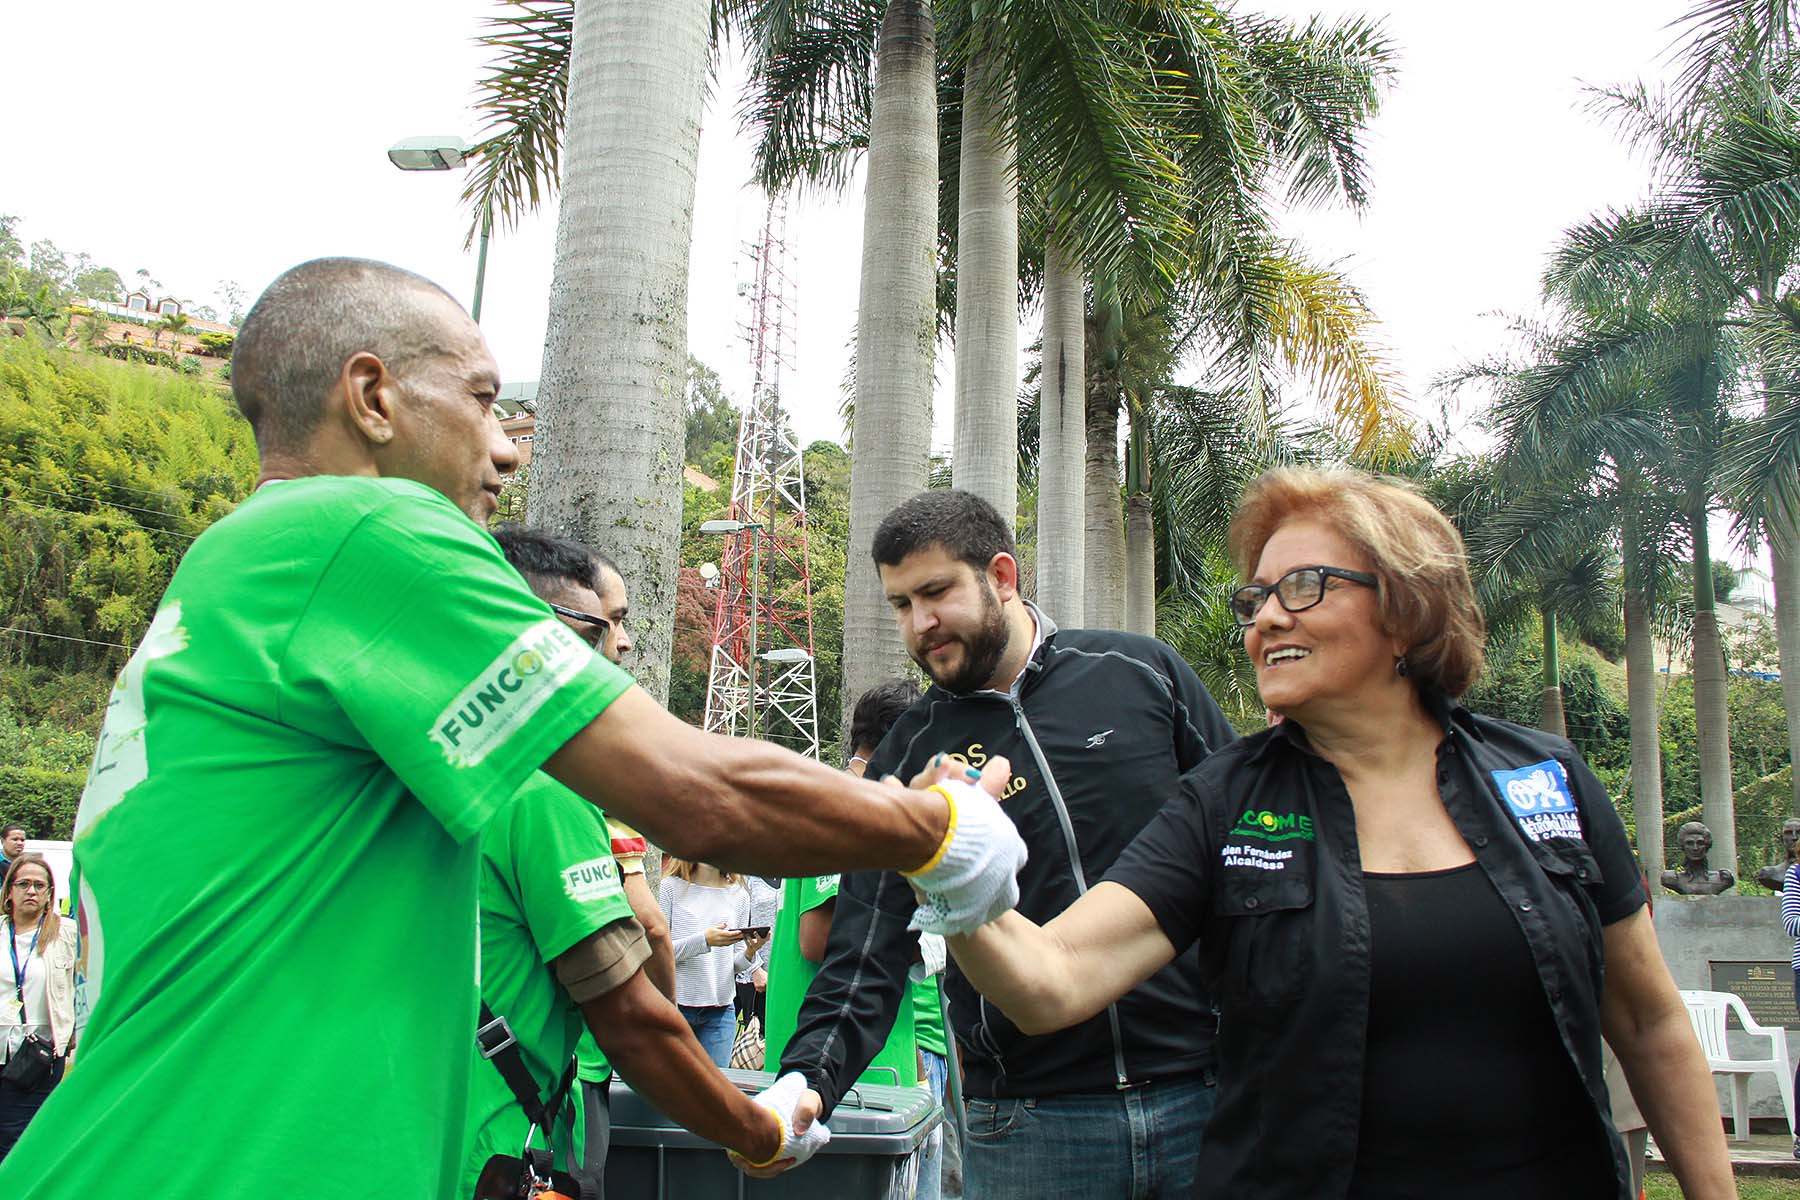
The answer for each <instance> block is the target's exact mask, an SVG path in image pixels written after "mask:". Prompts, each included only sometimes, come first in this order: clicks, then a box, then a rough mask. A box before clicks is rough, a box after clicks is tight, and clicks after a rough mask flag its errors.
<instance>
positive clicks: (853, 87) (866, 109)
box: [736, 0, 887, 191]
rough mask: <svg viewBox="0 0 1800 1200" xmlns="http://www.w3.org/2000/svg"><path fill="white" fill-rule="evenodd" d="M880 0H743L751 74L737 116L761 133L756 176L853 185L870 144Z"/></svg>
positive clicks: (774, 184) (779, 181) (767, 180)
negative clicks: (853, 172) (856, 168)
mask: <svg viewBox="0 0 1800 1200" xmlns="http://www.w3.org/2000/svg"><path fill="white" fill-rule="evenodd" d="M886 7H887V6H886V5H885V4H883V3H881V2H880V0H805V2H802V0H744V2H743V3H742V4H741V6H740V8H739V9H738V11H737V13H736V21H737V23H738V24H739V25H740V27H742V28H744V29H745V30H746V31H747V34H746V40H747V42H748V46H749V51H750V76H749V82H748V83H747V84H746V86H745V95H744V99H743V103H742V105H741V106H740V109H739V114H738V115H739V120H740V121H741V122H742V123H743V125H744V126H745V127H746V128H747V129H750V130H751V131H753V132H754V133H755V135H756V140H757V147H756V160H755V161H756V176H757V181H758V182H759V183H761V184H762V185H763V186H764V187H766V188H769V189H770V190H772V191H779V190H781V189H782V188H785V187H787V186H788V185H789V184H791V183H793V182H795V181H799V180H805V181H809V182H813V183H818V184H820V185H822V186H825V187H828V188H833V189H837V188H842V187H843V186H844V185H845V184H846V183H848V181H849V178H850V172H851V170H852V169H853V167H854V166H855V161H856V157H857V155H858V154H859V153H860V152H861V151H862V150H863V149H864V148H866V147H867V146H868V143H869V118H870V113H871V109H872V107H873V104H874V65H875V45H876V41H877V39H878V37H879V36H880V32H881V18H882V14H883V13H884V11H885V10H886Z"/></svg>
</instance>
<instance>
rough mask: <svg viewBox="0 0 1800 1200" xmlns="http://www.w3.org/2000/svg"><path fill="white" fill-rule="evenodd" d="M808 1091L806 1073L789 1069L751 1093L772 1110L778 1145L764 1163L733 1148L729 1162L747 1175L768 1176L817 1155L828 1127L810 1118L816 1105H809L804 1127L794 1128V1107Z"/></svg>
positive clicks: (757, 1101)
mask: <svg viewBox="0 0 1800 1200" xmlns="http://www.w3.org/2000/svg"><path fill="white" fill-rule="evenodd" d="M808 1094H809V1093H808V1091H807V1086H806V1076H804V1075H802V1074H800V1072H798V1071H789V1072H788V1073H787V1074H786V1075H783V1076H782V1077H781V1078H780V1079H777V1080H776V1081H775V1082H774V1083H773V1084H771V1085H770V1086H769V1087H768V1088H766V1089H764V1090H763V1091H761V1092H759V1093H758V1094H756V1095H755V1096H752V1097H751V1099H752V1100H753V1101H755V1102H756V1103H757V1104H760V1105H761V1106H762V1107H764V1108H766V1109H768V1110H769V1111H770V1112H772V1113H774V1114H775V1119H776V1120H778V1121H780V1122H781V1145H780V1146H778V1147H777V1148H776V1150H775V1154H774V1156H773V1157H772V1158H770V1159H769V1160H768V1161H766V1162H760V1163H753V1162H751V1161H750V1160H749V1159H747V1158H745V1157H744V1156H743V1155H741V1154H739V1153H738V1152H737V1151H735V1150H733V1151H732V1152H731V1160H732V1162H734V1163H736V1164H737V1165H738V1167H739V1168H740V1169H742V1170H745V1171H747V1172H749V1173H750V1174H753V1175H756V1176H758V1177H759V1178H768V1177H769V1176H770V1175H772V1174H778V1173H780V1172H781V1171H786V1170H791V1169H792V1168H794V1167H797V1166H799V1165H800V1164H801V1163H803V1162H805V1161H806V1160H807V1159H809V1158H811V1157H812V1156H813V1155H815V1154H817V1153H818V1152H819V1151H820V1150H821V1149H822V1148H823V1147H824V1146H825V1144H826V1143H827V1142H829V1141H830V1140H831V1130H829V1129H827V1128H825V1123H824V1122H823V1121H814V1120H812V1119H811V1116H812V1114H813V1113H817V1112H818V1108H817V1105H816V1104H814V1105H811V1106H809V1107H810V1109H811V1112H809V1113H808V1114H807V1116H806V1120H805V1124H806V1128H805V1129H804V1130H796V1129H795V1128H794V1126H795V1124H796V1121H795V1114H794V1109H795V1107H796V1106H798V1105H799V1104H800V1101H801V1099H802V1098H803V1097H805V1096H806V1095H808ZM815 1100H816V1095H815ZM777 1164H779V1165H777Z"/></svg>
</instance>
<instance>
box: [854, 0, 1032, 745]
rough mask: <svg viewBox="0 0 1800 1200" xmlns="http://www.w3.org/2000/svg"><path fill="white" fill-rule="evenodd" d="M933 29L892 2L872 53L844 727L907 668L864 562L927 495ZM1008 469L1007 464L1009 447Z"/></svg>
mask: <svg viewBox="0 0 1800 1200" xmlns="http://www.w3.org/2000/svg"><path fill="white" fill-rule="evenodd" d="M937 151H938V132H937V27H936V24H935V22H934V20H933V17H932V11H931V5H930V3H929V2H928V0H890V3H889V4H888V6H887V11H886V13H885V14H884V15H883V17H882V19H881V40H880V43H879V46H878V48H877V51H876V70H875V100H874V114H873V116H872V118H871V121H870V126H869V166H868V171H869V175H868V183H867V186H866V190H865V191H864V195H863V249H862V291H861V295H860V298H859V300H858V307H857V320H856V415H855V417H854V418H853V423H852V429H851V438H852V440H853V443H854V445H855V447H856V453H855V454H854V455H853V456H852V458H851V466H850V542H849V546H848V548H847V554H848V560H847V563H848V565H847V566H846V568H845V571H844V660H843V661H844V684H843V704H844V724H845V725H846V727H847V726H848V725H849V720H850V710H851V709H852V708H853V707H855V705H856V701H857V700H858V698H860V697H861V696H862V694H863V692H865V691H867V690H868V689H869V688H871V687H873V686H874V685H875V684H877V683H879V682H880V681H881V680H882V679H884V678H886V677H888V676H890V675H896V674H900V673H902V672H903V671H904V670H905V669H906V665H907V656H906V647H905V645H904V644H903V643H902V642H901V640H900V632H899V630H898V629H897V628H896V627H895V625H894V619H893V617H892V615H891V614H890V612H889V609H888V606H887V603H886V601H885V600H884V598H883V595H882V591H881V579H880V576H879V575H877V573H876V571H875V567H874V565H873V564H872V563H871V562H870V561H869V547H870V545H871V544H872V543H873V542H874V540H875V529H876V527H877V526H878V525H880V524H881V521H882V518H884V517H886V516H887V514H888V513H889V512H890V511H892V510H893V508H894V506H895V505H897V504H899V503H900V502H901V501H903V500H905V499H907V498H908V497H909V496H912V495H913V494H914V493H916V492H919V491H922V490H923V489H924V487H925V482H926V472H927V469H928V467H929V461H928V455H929V453H930V448H931V359H932V351H933V349H934V340H935V337H936V330H937V325H936V310H937V303H936V302H937V259H936V254H937V186H938V161H937V160H938V153H937ZM1008 461H1009V462H1010V461H1011V454H1010V446H1009V453H1008Z"/></svg>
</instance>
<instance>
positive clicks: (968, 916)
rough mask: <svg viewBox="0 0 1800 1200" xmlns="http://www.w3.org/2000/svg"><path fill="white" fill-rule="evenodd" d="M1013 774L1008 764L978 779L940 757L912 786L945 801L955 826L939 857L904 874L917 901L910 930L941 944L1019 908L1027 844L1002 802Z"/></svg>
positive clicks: (1000, 762)
mask: <svg viewBox="0 0 1800 1200" xmlns="http://www.w3.org/2000/svg"><path fill="white" fill-rule="evenodd" d="M1011 773H1012V767H1011V764H1009V763H1008V762H1007V761H1006V760H1005V759H1004V758H995V759H992V760H991V761H989V763H988V764H987V767H986V769H985V770H982V771H977V770H975V769H974V768H973V767H965V766H964V765H963V764H962V763H960V762H959V761H957V760H955V759H951V758H947V757H946V756H944V755H942V754H940V755H938V756H937V758H935V759H933V760H932V763H931V765H930V766H928V767H926V768H925V770H924V771H922V772H921V773H920V774H919V775H918V776H917V777H916V778H915V779H914V780H913V782H912V786H914V787H921V786H923V787H925V788H927V789H928V790H930V791H934V792H936V793H938V794H939V795H940V796H942V797H943V798H944V801H945V803H947V804H948V805H949V806H950V823H949V827H948V828H947V829H946V830H945V831H944V840H943V842H942V843H941V844H939V846H938V849H937V853H936V854H934V855H932V856H931V858H930V859H929V860H927V861H926V863H925V865H924V866H922V867H916V868H914V869H913V870H911V871H902V872H901V874H902V875H904V876H905V877H906V879H907V881H908V882H909V883H911V884H912V887H913V891H914V893H915V894H917V896H918V898H919V907H918V909H917V911H915V912H914V914H913V919H912V922H911V925H910V926H909V927H910V928H912V929H915V930H919V931H921V932H924V933H935V934H937V935H939V936H940V937H951V936H955V935H957V934H965V933H973V932H974V931H975V930H977V929H979V928H980V927H981V926H983V925H986V924H987V923H988V922H989V921H992V920H994V919H995V918H996V917H998V916H1000V914H1002V913H1004V912H1006V911H1008V910H1009V909H1011V908H1012V907H1013V906H1014V905H1016V904H1018V902H1019V868H1020V867H1022V866H1024V865H1025V842H1024V839H1022V838H1020V837H1019V831H1018V830H1017V829H1016V828H1014V827H1013V823H1012V820H1011V818H1009V817H1008V816H1007V815H1006V814H1005V813H1004V812H1003V811H1001V808H1000V801H999V799H998V796H999V794H1000V792H1001V790H1002V789H1003V788H1005V786H1006V782H1007V779H1008V778H1009V777H1010V776H1011Z"/></svg>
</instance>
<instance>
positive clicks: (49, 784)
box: [0, 767, 86, 841]
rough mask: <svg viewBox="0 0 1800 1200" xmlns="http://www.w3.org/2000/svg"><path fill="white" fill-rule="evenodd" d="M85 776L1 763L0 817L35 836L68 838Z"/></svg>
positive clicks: (72, 826)
mask: <svg viewBox="0 0 1800 1200" xmlns="http://www.w3.org/2000/svg"><path fill="white" fill-rule="evenodd" d="M84 783H86V777H85V776H83V775H80V774H76V773H74V772H69V773H64V772H61V771H38V770H34V769H32V768H30V767H0V820H4V821H6V822H9V823H10V822H13V821H17V822H18V823H19V824H21V825H23V826H25V828H26V829H27V830H28V831H29V832H30V835H31V836H32V837H34V838H55V839H58V840H60V841H67V840H68V839H69V837H70V836H71V835H72V834H73V832H74V830H75V807H76V805H78V804H79V803H80V802H81V789H82V786H83V784H84Z"/></svg>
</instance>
